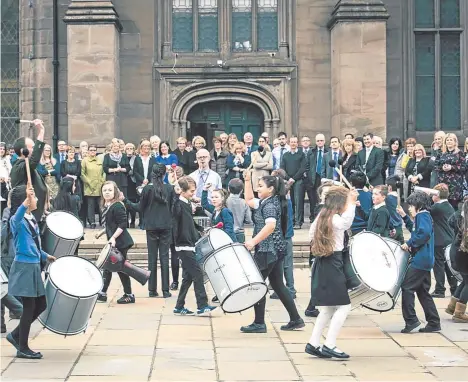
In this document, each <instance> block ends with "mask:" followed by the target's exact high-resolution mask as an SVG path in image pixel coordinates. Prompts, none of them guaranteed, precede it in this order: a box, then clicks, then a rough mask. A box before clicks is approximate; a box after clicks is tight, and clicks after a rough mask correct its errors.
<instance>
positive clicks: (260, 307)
mask: <svg viewBox="0 0 468 382" xmlns="http://www.w3.org/2000/svg"><path fill="white" fill-rule="evenodd" d="M261 273H262V276H263V279H266V278H267V277H268V280H269V281H270V284H271V287H272V288H273V290H274V291H275V292H276V294H277V295H278V297H279V299H280V301H281V303H282V304H283V306H284V307H285V308H286V310H287V311H288V313H289V318H290V320H291V321H295V320H298V319H299V318H300V316H299V312H298V311H297V307H296V304H295V303H294V300H293V298H292V296H291V292H289V290H288V289H287V288H286V286H285V285H284V281H283V260H279V261H275V262H274V263H270V264H269V265H268V268H267V269H264V270H262V271H261ZM265 305H266V298H265V297H263V298H262V299H261V300H260V301H259V302H258V303H256V304H255V305H254V310H255V321H254V322H255V323H256V324H264V323H265Z"/></svg>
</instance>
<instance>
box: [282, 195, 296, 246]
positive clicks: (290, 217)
mask: <svg viewBox="0 0 468 382" xmlns="http://www.w3.org/2000/svg"><path fill="white" fill-rule="evenodd" d="M293 216H294V214H293V208H292V202H291V199H288V229H287V230H286V235H285V236H284V238H285V239H291V238H292V237H293V236H294V228H293V226H294V219H293Z"/></svg>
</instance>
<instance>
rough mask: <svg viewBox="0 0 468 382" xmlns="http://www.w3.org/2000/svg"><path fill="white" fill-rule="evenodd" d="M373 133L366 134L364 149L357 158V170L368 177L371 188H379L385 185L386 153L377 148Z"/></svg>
mask: <svg viewBox="0 0 468 382" xmlns="http://www.w3.org/2000/svg"><path fill="white" fill-rule="evenodd" d="M373 137H374V136H373V134H372V133H367V134H364V136H363V140H364V148H363V149H362V150H361V151H359V153H358V157H357V162H356V164H357V168H358V169H361V170H362V171H363V172H365V174H366V175H367V178H368V179H369V184H370V185H371V186H378V185H381V184H383V183H384V180H383V178H382V169H383V166H384V160H385V157H384V152H383V150H382V149H379V148H378V147H375V146H374V144H373V141H372V138H373Z"/></svg>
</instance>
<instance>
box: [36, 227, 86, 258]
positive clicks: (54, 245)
mask: <svg viewBox="0 0 468 382" xmlns="http://www.w3.org/2000/svg"><path fill="white" fill-rule="evenodd" d="M80 240H81V238H79V239H75V240H70V239H64V238H61V237H59V236H57V235H55V234H54V233H53V232H52V231H51V230H50V229H49V227H47V225H46V226H45V229H44V234H43V236H42V243H41V244H42V249H43V250H44V252H46V253H47V254H49V255H51V256H54V257H57V258H58V257H62V256H73V255H74V254H75V251H76V248H78V245H79V244H80Z"/></svg>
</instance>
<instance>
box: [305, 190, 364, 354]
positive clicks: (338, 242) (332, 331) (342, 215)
mask: <svg viewBox="0 0 468 382" xmlns="http://www.w3.org/2000/svg"><path fill="white" fill-rule="evenodd" d="M357 198H358V193H357V191H356V190H354V189H352V190H348V189H346V188H344V187H341V186H332V187H330V189H329V190H328V191H327V194H326V196H325V199H324V204H323V206H322V209H321V210H320V213H319V215H318V216H317V218H316V219H315V220H314V222H313V223H312V225H311V227H310V232H309V237H310V240H311V252H312V254H313V255H314V256H315V262H314V267H313V270H312V288H311V295H312V297H311V301H310V303H311V305H313V306H318V307H319V308H320V313H319V315H318V317H317V321H316V322H315V325H314V330H313V332H312V336H311V337H310V340H309V342H308V343H307V345H306V348H305V351H306V353H308V354H311V355H314V356H316V357H319V358H332V357H334V358H341V359H345V358H349V355H348V354H346V353H344V352H343V351H341V350H339V349H338V348H337V347H336V338H337V336H338V333H339V331H340V329H341V327H342V326H343V323H344V322H345V320H346V317H347V316H348V313H349V312H350V310H351V301H350V299H349V294H348V288H347V286H346V276H345V273H344V265H343V264H344V263H343V249H344V239H345V232H346V231H347V230H348V229H349V228H351V224H352V223H353V220H354V215H355V210H356V200H357ZM328 324H329V328H328V333H327V338H326V341H325V343H324V345H323V346H320V338H321V337H322V332H323V330H324V329H325V327H326V326H327V325H328Z"/></svg>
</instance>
